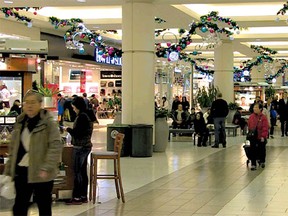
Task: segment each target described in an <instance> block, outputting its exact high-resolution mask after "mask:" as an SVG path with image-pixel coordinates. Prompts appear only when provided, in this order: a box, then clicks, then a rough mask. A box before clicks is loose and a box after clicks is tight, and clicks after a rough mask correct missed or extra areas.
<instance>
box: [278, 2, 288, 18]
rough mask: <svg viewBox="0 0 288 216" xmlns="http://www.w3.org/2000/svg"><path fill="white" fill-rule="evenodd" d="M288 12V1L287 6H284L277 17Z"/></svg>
mask: <svg viewBox="0 0 288 216" xmlns="http://www.w3.org/2000/svg"><path fill="white" fill-rule="evenodd" d="M287 10H288V1H287V2H286V4H283V8H281V9H280V10H279V11H278V12H277V15H279V14H281V15H284V14H285V13H286V11H287Z"/></svg>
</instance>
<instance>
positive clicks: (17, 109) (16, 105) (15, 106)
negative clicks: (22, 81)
mask: <svg viewBox="0 0 288 216" xmlns="http://www.w3.org/2000/svg"><path fill="white" fill-rule="evenodd" d="M12 112H16V113H17V115H20V114H21V112H22V111H21V102H20V100H18V99H16V100H15V101H14V103H13V106H12V107H11V109H10V113H12ZM16 113H15V114H16Z"/></svg>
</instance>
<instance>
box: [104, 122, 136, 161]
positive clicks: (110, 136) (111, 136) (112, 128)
mask: <svg viewBox="0 0 288 216" xmlns="http://www.w3.org/2000/svg"><path fill="white" fill-rule="evenodd" d="M117 133H123V134H125V137H124V140H123V145H122V150H121V157H124V156H130V155H131V128H130V125H128V124H108V125H107V151H113V150H114V140H115V137H116V135H117Z"/></svg>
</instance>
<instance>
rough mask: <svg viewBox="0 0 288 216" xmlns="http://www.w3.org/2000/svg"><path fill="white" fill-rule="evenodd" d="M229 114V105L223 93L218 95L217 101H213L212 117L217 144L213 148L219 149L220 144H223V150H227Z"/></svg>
mask: <svg viewBox="0 0 288 216" xmlns="http://www.w3.org/2000/svg"><path fill="white" fill-rule="evenodd" d="M228 113H229V109H228V104H227V102H226V101H225V100H224V99H222V93H218V94H217V99H216V100H215V101H213V103H212V106H211V117H212V118H213V121H214V130H215V144H214V145H213V146H212V148H219V143H220V142H221V143H222V145H223V148H226V132H225V118H226V116H227V115H228ZM220 136H221V140H220Z"/></svg>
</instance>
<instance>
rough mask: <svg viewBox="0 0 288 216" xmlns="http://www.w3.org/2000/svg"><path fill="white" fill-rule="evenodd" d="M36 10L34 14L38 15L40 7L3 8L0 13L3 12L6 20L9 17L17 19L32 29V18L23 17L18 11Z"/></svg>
mask: <svg viewBox="0 0 288 216" xmlns="http://www.w3.org/2000/svg"><path fill="white" fill-rule="evenodd" d="M30 9H31V10H34V12H33V14H34V15H37V10H39V9H40V8H39V7H15V8H14V7H11V8H10V7H3V8H0V11H2V13H4V15H5V17H6V18H9V17H14V18H15V19H17V21H20V22H24V23H25V25H27V26H28V27H32V20H31V18H29V17H27V16H22V15H20V14H19V13H18V11H29V10H30Z"/></svg>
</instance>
